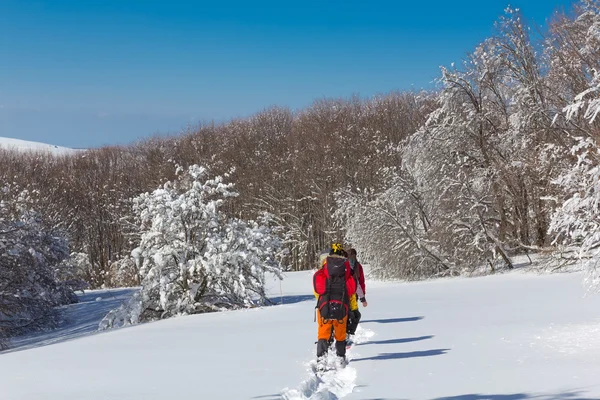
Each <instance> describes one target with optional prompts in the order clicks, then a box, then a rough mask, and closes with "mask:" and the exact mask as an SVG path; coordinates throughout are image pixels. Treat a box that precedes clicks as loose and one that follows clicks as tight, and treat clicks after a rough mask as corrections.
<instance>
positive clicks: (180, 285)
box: [101, 165, 281, 328]
mask: <svg viewBox="0 0 600 400" xmlns="http://www.w3.org/2000/svg"><path fill="white" fill-rule="evenodd" d="M178 173H179V177H178V179H177V180H175V181H173V182H167V183H166V184H165V185H164V186H163V187H162V188H160V189H157V190H155V191H154V192H152V193H144V194H142V195H140V196H138V197H137V198H136V199H135V200H134V204H135V206H134V208H135V210H134V211H135V213H136V215H137V216H138V217H139V223H140V228H141V242H140V245H139V246H138V247H137V248H136V249H135V250H134V251H133V252H132V256H133V258H134V259H135V260H136V264H137V266H138V268H139V271H140V276H141V277H142V289H141V290H140V292H139V294H138V295H136V296H135V297H134V298H133V299H132V301H131V302H130V303H129V304H127V305H126V306H124V307H122V308H121V309H118V310H114V311H113V312H111V313H110V314H109V315H107V317H106V318H105V320H104V321H103V322H102V323H101V327H103V328H108V327H112V326H120V325H124V324H129V323H137V322H145V321H151V320H156V319H162V318H168V317H172V316H175V315H180V314H194V313H201V312H210V311H218V310H222V309H227V308H238V307H248V306H251V305H254V304H262V303H264V302H265V301H266V296H265V292H264V280H265V272H272V273H275V274H278V271H279V260H280V256H281V244H280V242H279V240H278V239H277V238H276V237H275V236H273V235H272V234H271V231H270V229H269V228H268V227H267V226H266V225H263V224H259V223H256V222H252V221H249V222H246V221H242V220H239V219H235V218H228V217H227V216H226V214H225V213H224V212H223V211H222V207H223V205H224V204H225V203H226V201H227V199H228V198H230V197H233V196H236V193H235V192H234V191H233V184H231V183H225V182H224V181H223V178H222V177H220V176H216V177H214V178H212V179H208V178H207V175H208V172H207V170H206V169H205V168H203V167H199V166H197V165H193V166H191V167H189V169H188V170H187V171H183V170H181V169H178Z"/></svg>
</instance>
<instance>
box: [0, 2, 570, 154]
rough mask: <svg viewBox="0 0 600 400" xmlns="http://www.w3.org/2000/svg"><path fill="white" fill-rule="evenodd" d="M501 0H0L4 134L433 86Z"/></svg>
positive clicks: (83, 130)
mask: <svg viewBox="0 0 600 400" xmlns="http://www.w3.org/2000/svg"><path fill="white" fill-rule="evenodd" d="M509 3H510V5H512V6H514V7H519V8H521V10H522V11H523V13H524V15H525V17H526V18H527V19H528V20H529V21H532V22H534V23H536V24H538V25H543V24H544V22H545V20H546V18H548V17H550V16H551V15H552V12H553V11H554V10H555V9H556V8H559V7H563V8H564V7H568V6H569V4H571V2H570V1H567V0H514V1H510V2H509V0H453V1H448V0H444V1H442V0H439V1H438V0H430V1H425V0H421V1H419V0H416V1H404V0H396V1H379V0H364V1H354V0H343V1H342V0H340V1H338V0H318V1H317V0H304V1H301V2H296V1H293V0H291V1H282V0H279V1H260V0H255V1H228V0H220V1H201V0H198V1H181V0H160V1H158V0H46V1H43V0H0V136H3V137H12V138H18V139H24V140H33V141H41V142H46V143H52V144H57V145H63V146H69V147H95V146H101V145H105V144H121V143H128V142H132V141H135V140H137V139H139V138H142V137H147V136H151V135H154V134H157V133H161V134H162V133H177V132H179V131H181V129H182V128H183V127H185V126H186V125H187V124H194V123H195V122H197V121H210V120H215V121H226V120H229V119H231V118H235V117H243V116H248V115H251V114H253V113H255V112H257V111H260V110H262V109H264V108H267V107H269V106H271V105H279V106H288V107H290V108H292V109H299V108H303V107H306V106H308V105H310V104H311V103H312V102H313V100H315V99H319V98H323V97H348V96H350V95H352V94H359V95H361V96H372V95H373V94H377V93H386V92H389V91H391V90H395V89H400V90H402V89H410V88H416V89H419V88H423V87H430V85H431V81H432V80H433V79H434V78H436V77H437V76H438V75H439V66H440V65H449V64H450V63H451V62H457V61H460V60H461V59H462V58H463V57H464V55H465V54H466V53H467V52H469V51H471V50H472V49H473V48H474V46H475V45H477V44H478V43H479V42H480V41H482V40H483V39H484V38H486V37H487V36H489V35H490V33H491V32H492V29H493V24H494V21H496V19H497V17H498V16H499V15H501V14H502V13H503V10H504V8H505V7H506V6H507V5H508V4H509Z"/></svg>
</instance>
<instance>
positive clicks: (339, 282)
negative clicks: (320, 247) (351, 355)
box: [313, 243, 356, 360]
mask: <svg viewBox="0 0 600 400" xmlns="http://www.w3.org/2000/svg"><path fill="white" fill-rule="evenodd" d="M343 254H344V250H343V248H342V245H341V244H339V243H333V244H332V245H331V250H330V251H329V256H328V257H327V258H326V259H325V261H324V265H323V268H321V269H319V270H318V271H317V272H315V274H314V276H313V289H314V291H315V293H316V294H317V296H318V300H317V317H318V323H319V333H318V338H319V340H318V342H317V359H319V358H321V357H323V356H324V355H325V354H326V353H327V349H328V348H329V344H328V341H329V339H330V338H331V332H332V331H333V333H334V337H335V341H336V343H335V349H336V354H337V355H338V356H339V357H341V358H342V359H344V360H345V358H346V328H347V324H348V308H349V305H350V296H352V295H353V294H354V292H355V291H356V280H355V279H354V277H353V276H352V274H351V267H350V262H349V261H348V259H347V258H346V257H344V256H343Z"/></svg>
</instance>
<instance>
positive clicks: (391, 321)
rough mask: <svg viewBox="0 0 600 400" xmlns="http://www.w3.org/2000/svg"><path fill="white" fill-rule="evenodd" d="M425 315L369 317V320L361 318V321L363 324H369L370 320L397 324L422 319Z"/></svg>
mask: <svg viewBox="0 0 600 400" xmlns="http://www.w3.org/2000/svg"><path fill="white" fill-rule="evenodd" d="M423 318H425V317H407V318H388V319H368V320H364V321H363V320H361V321H360V323H361V324H368V323H370V322H376V323H378V324H395V323H397V322H414V321H420V320H422V319H423Z"/></svg>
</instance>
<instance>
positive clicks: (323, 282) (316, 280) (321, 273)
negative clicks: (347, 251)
mask: <svg viewBox="0 0 600 400" xmlns="http://www.w3.org/2000/svg"><path fill="white" fill-rule="evenodd" d="M344 265H345V267H346V293H347V294H348V296H351V295H353V294H354V293H356V281H355V280H354V277H353V276H352V268H351V267H350V261H348V260H346V262H345V263H344ZM327 278H329V274H328V272H327V265H324V266H323V268H321V269H319V270H318V271H317V272H315V274H314V275H313V285H314V289H315V293H317V294H319V295H321V294H324V293H325V291H326V290H327ZM363 281H364V277H363Z"/></svg>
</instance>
